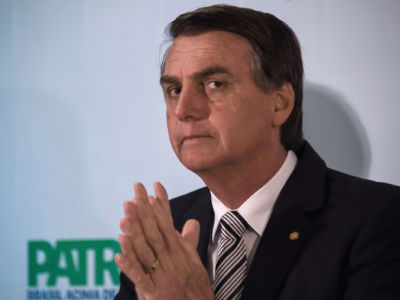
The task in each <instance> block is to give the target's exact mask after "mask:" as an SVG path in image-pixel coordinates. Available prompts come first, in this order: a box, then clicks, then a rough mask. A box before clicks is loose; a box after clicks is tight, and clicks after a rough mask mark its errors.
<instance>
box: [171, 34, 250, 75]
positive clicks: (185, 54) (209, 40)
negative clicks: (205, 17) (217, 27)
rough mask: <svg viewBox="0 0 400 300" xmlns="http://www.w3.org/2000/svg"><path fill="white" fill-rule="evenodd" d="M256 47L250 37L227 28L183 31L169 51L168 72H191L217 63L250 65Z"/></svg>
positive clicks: (219, 64) (231, 67)
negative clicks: (194, 33)
mask: <svg viewBox="0 0 400 300" xmlns="http://www.w3.org/2000/svg"><path fill="white" fill-rule="evenodd" d="M252 51H253V50H252V48H251V45H250V43H249V41H248V40H247V39H245V38H244V37H242V36H240V35H238V34H234V33H231V32H227V31H210V32H206V33H201V34H198V35H181V36H178V37H177V38H176V39H175V41H174V43H173V44H172V46H171V48H170V50H169V52H168V55H167V58H166V60H165V69H164V74H175V73H180V72H184V73H186V72H187V73H191V72H196V71H198V70H199V69H201V68H203V69H205V68H209V67H214V66H216V65H217V66H221V67H224V68H227V69H237V68H250V64H251V62H252V53H253V52H252ZM242 71H243V70H242ZM176 75H178V74H176ZM181 75H182V74H181Z"/></svg>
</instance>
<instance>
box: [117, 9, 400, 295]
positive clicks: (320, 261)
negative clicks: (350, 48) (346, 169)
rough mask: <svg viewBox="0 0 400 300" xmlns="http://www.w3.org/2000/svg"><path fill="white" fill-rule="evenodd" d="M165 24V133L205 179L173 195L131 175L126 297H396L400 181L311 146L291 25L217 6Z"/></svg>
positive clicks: (124, 241) (122, 260)
mask: <svg viewBox="0 0 400 300" xmlns="http://www.w3.org/2000/svg"><path fill="white" fill-rule="evenodd" d="M169 33H170V35H171V37H172V38H173V44H172V46H171V48H170V49H169V51H168V53H167V55H166V58H165V61H164V62H163V65H162V71H161V85H162V88H163V91H164V94H165V99H166V106H167V123H168V131H169V137H170V141H171V144H172V147H173V149H174V151H175V153H176V155H177V157H178V159H179V160H180V161H181V162H182V164H183V165H184V166H185V167H187V168H188V169H190V170H192V171H193V172H195V173H196V174H197V175H198V176H200V177H201V178H202V180H203V181H204V182H205V184H206V185H207V188H203V189H200V190H197V191H194V192H192V193H190V194H187V195H184V196H181V197H178V198H176V199H173V200H171V202H170V203H168V197H167V194H166V191H165V189H164V188H163V187H162V186H161V184H160V183H155V185H154V190H155V197H153V196H148V195H147V192H146V190H145V189H144V187H143V185H141V184H135V198H134V199H133V200H132V201H130V202H127V203H125V205H124V211H125V217H124V218H123V219H122V220H121V229H122V231H123V232H124V233H125V235H123V236H121V237H120V244H121V249H122V252H123V254H118V255H117V256H116V263H117V265H118V267H119V268H120V269H121V270H122V272H123V273H121V288H120V291H119V293H118V295H117V296H116V299H135V298H136V297H137V298H139V299H214V297H215V298H216V299H239V298H241V299H281V300H293V299H307V300H311V299H324V300H327V299H353V300H354V299H363V300H365V299H400V221H399V220H400V218H399V217H398V216H397V214H398V212H399V211H400V189H399V188H397V187H394V186H390V185H386V184H379V183H374V182H371V181H366V180H362V179H358V178H355V177H351V176H348V175H345V174H341V173H339V172H336V171H334V170H331V169H328V168H327V167H326V166H325V164H324V162H323V161H322V160H321V159H320V158H319V157H318V155H317V154H316V153H315V152H314V150H313V149H312V148H311V146H310V145H308V144H307V142H305V141H303V137H302V104H301V103H302V78H303V67H302V62H301V54H300V47H299V44H298V42H297V39H296V37H295V35H294V33H293V32H292V30H291V29H290V28H288V26H287V25H286V24H284V23H283V22H282V21H280V20H278V19H277V18H275V17H274V16H272V15H270V14H266V13H263V12H258V11H253V10H250V9H244V8H237V7H232V6H223V5H218V6H211V7H205V8H200V9H198V10H196V11H193V12H189V13H186V14H183V15H181V16H179V17H178V18H177V19H176V20H175V21H173V22H172V23H171V24H170V27H169ZM169 205H171V208H170V206H169ZM171 213H172V217H171ZM175 228H176V229H177V230H178V231H175ZM180 232H181V233H180ZM196 247H197V251H196Z"/></svg>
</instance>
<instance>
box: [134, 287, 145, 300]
mask: <svg viewBox="0 0 400 300" xmlns="http://www.w3.org/2000/svg"><path fill="white" fill-rule="evenodd" d="M135 291H136V296H137V298H138V300H145V299H146V297H145V296H144V294H143V292H142V291H141V290H139V289H138V288H137V287H136V286H135Z"/></svg>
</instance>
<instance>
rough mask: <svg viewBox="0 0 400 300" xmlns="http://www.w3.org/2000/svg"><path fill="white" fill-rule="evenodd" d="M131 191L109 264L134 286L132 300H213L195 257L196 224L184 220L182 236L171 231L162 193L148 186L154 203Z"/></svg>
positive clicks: (137, 190) (139, 190)
mask: <svg viewBox="0 0 400 300" xmlns="http://www.w3.org/2000/svg"><path fill="white" fill-rule="evenodd" d="M134 190H135V197H134V198H133V199H132V201H128V202H126V203H125V204H124V213H125V217H124V218H123V219H121V224H120V226H121V230H122V231H123V233H124V235H121V236H120V237H119V242H120V246H121V250H122V254H117V255H116V256H115V262H116V264H117V266H118V267H119V268H120V269H121V271H122V272H124V273H125V274H126V275H127V276H128V278H129V279H130V280H132V282H133V283H134V284H135V287H136V293H137V295H138V298H139V299H141V300H143V299H145V300H150V299H174V300H179V299H182V300H183V299H185V300H186V299H196V300H197V299H214V295H213V291H212V289H211V286H210V280H209V277H208V273H207V270H206V269H205V268H204V266H203V264H202V262H201V259H200V257H199V255H198V254H197V251H196V247H197V243H198V239H199V233H200V225H199V223H198V222H197V221H196V220H193V219H192V220H188V221H187V222H186V223H185V225H184V227H183V229H182V233H179V232H177V231H176V230H175V228H174V225H173V221H172V216H171V211H170V207H169V202H168V196H167V192H166V190H165V189H164V187H163V186H162V185H161V184H160V183H159V182H156V183H154V191H155V197H153V196H148V194H147V192H146V189H145V187H144V186H143V185H142V184H141V183H136V184H135V185H134Z"/></svg>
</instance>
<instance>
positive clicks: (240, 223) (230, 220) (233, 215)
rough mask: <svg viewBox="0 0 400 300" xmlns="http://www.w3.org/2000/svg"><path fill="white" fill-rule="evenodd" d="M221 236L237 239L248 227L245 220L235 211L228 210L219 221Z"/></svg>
mask: <svg viewBox="0 0 400 300" xmlns="http://www.w3.org/2000/svg"><path fill="white" fill-rule="evenodd" d="M220 224H221V237H222V238H223V239H230V240H238V239H241V238H242V236H243V233H244V232H245V231H246V229H247V228H248V227H249V225H248V224H247V222H246V220H245V219H243V217H242V216H241V215H240V214H239V213H238V212H237V211H228V212H227V213H225V214H224V215H223V216H222V218H221V221H220Z"/></svg>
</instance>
